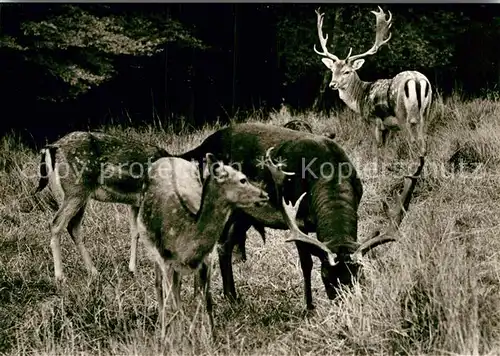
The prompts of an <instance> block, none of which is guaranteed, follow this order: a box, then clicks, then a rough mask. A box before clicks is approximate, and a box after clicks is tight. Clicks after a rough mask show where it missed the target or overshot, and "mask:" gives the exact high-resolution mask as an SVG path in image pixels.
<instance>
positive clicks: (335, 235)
mask: <svg viewBox="0 0 500 356" xmlns="http://www.w3.org/2000/svg"><path fill="white" fill-rule="evenodd" d="M269 147H274V149H273V151H272V154H271V153H270V152H269V154H268V156H269V157H270V158H271V159H273V160H274V161H276V159H277V158H278V157H280V158H282V160H284V161H286V171H288V172H289V173H294V174H293V175H289V176H287V177H286V179H284V180H283V183H282V184H280V185H281V186H282V187H281V188H278V187H277V186H276V184H275V179H274V178H273V176H274V175H273V174H272V170H271V172H270V170H268V169H263V166H264V165H265V164H264V163H263V162H266V160H265V156H266V151H267V149H268V148H269ZM207 152H211V153H213V154H214V155H215V156H216V157H217V158H218V159H220V160H222V161H223V162H225V163H226V162H237V163H238V164H239V165H240V167H241V170H242V172H243V173H244V174H245V175H246V176H247V177H248V178H249V179H250V180H251V181H255V182H262V183H263V184H264V186H265V187H266V188H265V189H266V191H267V193H268V194H269V204H266V205H265V206H262V207H252V208H242V209H235V211H234V212H233V214H232V216H231V217H230V219H229V221H228V224H227V225H226V228H225V229H224V231H223V233H222V236H221V238H220V243H221V248H220V249H219V264H220V269H221V275H222V281H223V288H224V294H225V295H226V296H227V297H229V298H230V299H232V300H234V299H235V298H236V290H235V286H234V278H233V271H232V262H231V259H232V250H233V247H234V246H235V244H241V241H243V243H244V239H245V238H246V235H245V233H246V231H247V230H248V229H249V228H250V226H252V225H253V226H260V227H261V228H263V227H270V228H275V229H282V230H287V229H289V228H290V220H291V219H288V218H287V217H286V216H284V215H283V207H282V204H281V199H280V198H279V197H280V194H281V196H282V197H283V198H285V199H286V200H290V201H296V200H297V199H298V198H299V197H300V196H301V195H302V194H303V193H305V192H307V193H308V195H307V196H306V197H305V198H304V199H303V203H302V205H301V206H300V209H299V210H298V213H297V215H296V217H297V226H299V227H300V229H301V231H303V232H304V233H309V232H316V236H317V239H312V238H310V239H305V238H301V239H296V240H294V241H295V244H296V246H297V251H298V254H299V259H300V264H301V268H302V273H303V277H304V294H305V301H306V306H307V308H308V309H313V308H314V305H313V302H312V290H311V272H312V266H313V261H312V256H313V255H314V256H317V257H318V258H319V259H320V260H321V276H322V280H323V284H324V286H325V290H326V293H327V295H328V297H329V298H330V299H333V298H335V296H336V294H337V289H338V287H339V286H340V285H341V284H347V285H349V284H351V279H352V275H355V274H356V272H357V270H358V268H359V263H357V261H356V260H353V259H352V258H353V257H356V256H359V255H360V254H365V253H367V252H368V251H370V250H371V249H372V248H374V247H376V246H378V245H380V244H381V243H384V242H388V241H391V239H381V238H379V236H378V235H377V236H375V235H374V236H373V237H372V238H370V239H367V240H366V241H364V242H363V243H361V244H360V243H359V242H357V237H358V236H357V235H358V232H357V224H358V206H359V203H360V200H361V197H362V194H363V187H362V184H361V181H360V179H359V178H358V176H357V173H356V170H355V168H354V167H353V165H352V164H351V162H350V160H349V158H348V157H347V155H346V154H345V152H344V151H343V150H342V148H341V147H340V146H339V145H338V144H337V143H336V142H335V141H333V140H330V139H328V138H327V137H324V136H322V135H314V134H310V133H307V132H303V131H300V132H299V131H295V130H290V129H286V128H283V127H279V126H272V125H266V124H259V123H243V124H235V125H232V126H229V127H226V128H223V129H220V130H218V131H216V132H214V133H213V134H211V135H210V136H208V137H207V138H206V139H205V140H204V141H203V142H202V143H201V144H200V145H199V146H198V147H195V148H194V149H192V150H190V151H188V152H186V153H184V154H182V155H180V156H181V157H182V158H184V159H186V160H195V161H197V162H199V163H200V164H202V161H203V158H204V156H205V154H206V153H207ZM271 156H272V157H271ZM421 164H422V165H423V160H422V161H421ZM419 169H420V170H421V167H420V168H419ZM420 170H419V171H417V173H416V175H417V176H418V175H419V174H420ZM411 184H412V186H411V187H408V189H405V191H404V192H403V195H402V198H401V199H402V200H403V201H404V202H405V203H407V204H406V205H405V206H404V207H405V209H406V208H407V205H408V204H409V199H410V198H411V192H412V190H413V186H414V184H415V181H414V180H412V182H411ZM410 188H411V189H410ZM402 214H403V210H402V209H396V210H395V212H394V213H393V214H392V215H391V216H393V215H394V216H396V217H397V220H398V219H400V218H402ZM400 215H401V216H400ZM292 221H293V220H292ZM292 230H293V229H292ZM384 236H386V235H384ZM331 254H334V255H335V262H336V263H332V262H331V258H329V256H330V255H331ZM330 257H331V256H330Z"/></svg>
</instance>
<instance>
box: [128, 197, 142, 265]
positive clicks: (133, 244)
mask: <svg viewBox="0 0 500 356" xmlns="http://www.w3.org/2000/svg"><path fill="white" fill-rule="evenodd" d="M129 214H130V215H129V223H130V261H129V264H128V270H129V271H130V273H132V274H135V269H136V265H137V241H138V240H139V233H138V231H137V216H138V214H139V208H138V207H135V206H130V211H129Z"/></svg>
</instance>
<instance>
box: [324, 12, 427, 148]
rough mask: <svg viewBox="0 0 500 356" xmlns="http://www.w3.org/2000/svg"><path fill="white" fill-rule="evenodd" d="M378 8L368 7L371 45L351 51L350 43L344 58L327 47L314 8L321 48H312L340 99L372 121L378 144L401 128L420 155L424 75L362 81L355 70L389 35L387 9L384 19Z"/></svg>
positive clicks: (404, 74)
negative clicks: (372, 29) (372, 34)
mask: <svg viewBox="0 0 500 356" xmlns="http://www.w3.org/2000/svg"><path fill="white" fill-rule="evenodd" d="M379 10H380V11H378V12H376V11H371V12H372V13H373V14H374V15H375V17H376V34H375V43H374V44H373V46H372V47H371V48H370V49H369V50H368V51H366V52H364V53H361V54H357V55H352V47H351V48H350V49H349V53H348V55H347V57H346V58H345V59H340V58H339V57H337V56H336V55H334V54H332V53H330V52H329V51H328V48H327V41H328V35H326V36H323V19H324V16H325V14H321V13H320V12H319V9H318V10H316V15H317V30H318V37H319V42H320V44H321V48H322V50H323V51H322V52H320V51H318V50H317V49H316V45H314V52H316V53H317V54H319V55H321V56H323V57H324V58H322V61H323V64H324V65H325V66H326V67H327V68H328V69H330V70H331V72H332V80H331V81H330V84H329V86H330V88H331V89H333V90H338V91H339V96H340V99H341V100H342V101H343V102H344V103H345V104H346V105H347V106H348V107H349V108H350V109H351V110H353V111H355V112H356V113H358V114H360V115H361V116H362V117H364V118H366V119H368V120H371V121H375V139H376V142H377V145H378V147H379V148H381V147H385V146H386V143H387V139H388V136H389V135H390V134H391V132H392V131H400V130H404V131H406V132H407V134H408V135H409V138H410V142H411V143H412V144H415V143H416V144H417V147H418V151H419V154H420V155H422V156H423V155H425V154H426V142H425V132H424V125H425V122H426V120H427V118H428V116H429V110H430V106H431V102H432V88H431V85H430V83H429V80H428V79H427V77H426V76H425V75H423V74H422V73H419V72H417V71H404V72H401V73H399V74H397V75H396V76H395V77H393V78H392V79H379V80H376V81H374V82H365V81H362V80H361V79H360V78H359V76H358V74H357V72H356V71H357V70H358V69H360V68H361V67H362V66H363V63H364V62H365V60H364V59H363V58H364V57H366V56H371V55H374V54H375V53H377V51H378V49H379V48H380V47H381V46H383V45H384V44H386V43H387V42H389V40H390V39H391V35H392V34H391V33H389V29H390V27H391V25H392V22H391V21H392V14H391V12H390V11H389V18H388V19H386V14H385V13H384V11H383V10H382V9H381V8H380V6H379ZM387 34H389V35H388V36H387ZM386 36H387V37H386Z"/></svg>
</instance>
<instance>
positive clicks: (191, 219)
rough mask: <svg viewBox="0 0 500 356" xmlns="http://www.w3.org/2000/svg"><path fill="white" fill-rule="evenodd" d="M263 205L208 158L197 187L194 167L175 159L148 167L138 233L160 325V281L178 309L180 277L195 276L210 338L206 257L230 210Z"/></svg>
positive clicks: (261, 195) (236, 174) (234, 174)
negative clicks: (149, 263) (152, 275)
mask: <svg viewBox="0 0 500 356" xmlns="http://www.w3.org/2000/svg"><path fill="white" fill-rule="evenodd" d="M278 179H279V178H278ZM267 201H268V195H267V193H265V192H264V191H263V190H262V189H260V188H258V187H256V186H254V185H252V184H251V183H250V182H249V181H248V179H247V177H246V176H245V175H244V174H243V173H241V172H240V171H238V170H236V169H235V168H233V167H231V166H229V165H225V164H223V163H222V162H218V161H216V159H215V157H214V156H213V155H212V154H210V153H208V154H207V155H206V168H205V169H204V182H203V184H202V183H201V180H200V175H199V172H198V169H197V167H196V166H195V165H194V164H193V163H191V162H188V161H186V160H183V159H181V158H173V157H169V158H161V159H159V160H157V161H156V162H154V163H153V164H152V165H151V168H150V169H149V171H148V178H147V179H146V180H145V183H144V189H143V199H142V202H141V206H140V209H139V217H138V231H139V235H140V240H141V241H142V242H144V243H145V245H146V246H147V247H148V250H149V251H150V252H151V257H152V260H153V261H154V262H155V267H156V268H155V272H156V292H157V298H158V303H159V310H160V312H159V317H160V319H161V320H162V325H163V323H164V303H163V281H165V282H167V284H168V285H169V286H170V288H171V291H172V295H173V300H174V304H175V306H176V307H178V306H179V304H180V287H181V285H180V284H181V280H180V278H181V275H183V274H190V273H194V272H196V271H198V273H199V279H200V281H201V286H202V290H203V291H204V295H205V303H206V309H207V313H208V315H209V321H210V327H211V330H212V332H213V312H212V297H211V293H210V275H211V268H212V267H211V266H212V263H211V258H210V252H211V251H212V250H213V249H214V246H215V244H216V243H217V240H218V239H219V237H220V236H221V235H222V231H223V229H224V227H225V225H226V222H227V221H228V219H229V216H230V215H231V213H232V211H233V210H234V209H236V208H246V207H254V206H261V205H264V204H265V203H266V202H267Z"/></svg>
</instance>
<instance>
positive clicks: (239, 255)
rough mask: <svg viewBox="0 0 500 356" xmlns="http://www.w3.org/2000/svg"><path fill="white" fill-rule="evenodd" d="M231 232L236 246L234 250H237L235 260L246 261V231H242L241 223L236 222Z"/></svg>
mask: <svg viewBox="0 0 500 356" xmlns="http://www.w3.org/2000/svg"><path fill="white" fill-rule="evenodd" d="M229 234H230V235H232V236H233V238H234V242H235V247H236V248H235V249H234V252H236V256H235V258H234V260H235V261H241V262H245V261H246V260H247V251H246V246H245V244H246V241H247V234H246V231H241V229H240V225H239V224H238V223H235V224H233V226H232V228H231V229H230V231H229Z"/></svg>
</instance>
